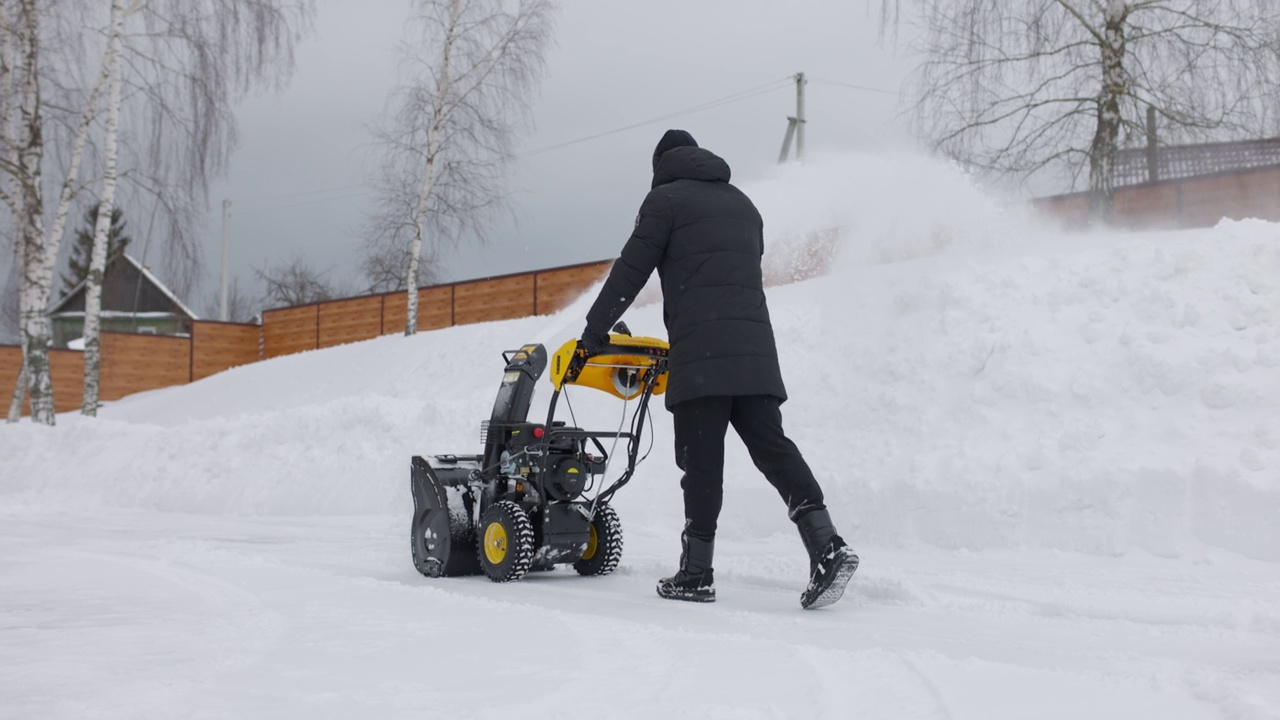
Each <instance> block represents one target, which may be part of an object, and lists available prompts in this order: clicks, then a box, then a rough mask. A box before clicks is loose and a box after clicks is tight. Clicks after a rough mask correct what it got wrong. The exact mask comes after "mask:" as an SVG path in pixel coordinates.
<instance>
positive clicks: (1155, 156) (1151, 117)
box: [1147, 105, 1160, 183]
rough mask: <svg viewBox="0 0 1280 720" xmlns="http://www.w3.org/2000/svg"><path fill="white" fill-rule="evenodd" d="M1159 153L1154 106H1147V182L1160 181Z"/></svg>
mask: <svg viewBox="0 0 1280 720" xmlns="http://www.w3.org/2000/svg"><path fill="white" fill-rule="evenodd" d="M1159 161H1160V157H1159V153H1158V152H1157V151H1156V106H1155V105H1148V106H1147V182H1149V183H1154V182H1159V181H1160V168H1159V167H1158V163H1159Z"/></svg>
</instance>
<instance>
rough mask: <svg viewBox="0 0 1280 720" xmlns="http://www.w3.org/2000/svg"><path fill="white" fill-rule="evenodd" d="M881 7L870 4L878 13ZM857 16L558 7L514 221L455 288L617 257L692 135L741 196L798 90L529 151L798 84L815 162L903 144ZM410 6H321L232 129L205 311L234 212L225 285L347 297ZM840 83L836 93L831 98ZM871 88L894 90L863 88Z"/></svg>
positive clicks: (838, 8)
mask: <svg viewBox="0 0 1280 720" xmlns="http://www.w3.org/2000/svg"><path fill="white" fill-rule="evenodd" d="M875 4H877V5H878V3H875ZM869 5H870V3H868V2H866V1H865V0H807V1H806V2H800V3H782V2H778V1H777V0H643V2H613V1H611V0H562V1H561V2H560V10H559V13H558V15H557V22H556V31H555V45H554V47H553V49H552V50H551V53H550V56H549V58H548V63H547V74H546V77H545V79H544V81H543V83H542V85H541V89H540V92H539V93H538V96H537V99H536V101H535V105H534V117H535V121H536V128H534V129H533V130H532V131H531V132H530V133H528V134H527V135H526V136H525V137H524V138H523V139H522V140H521V142H520V147H521V148H523V154H522V157H521V159H520V160H519V161H518V163H517V165H516V167H515V168H514V169H513V173H512V176H511V179H510V180H511V184H510V189H511V190H512V192H513V193H514V195H515V207H514V218H513V219H512V220H511V221H509V222H504V223H501V224H499V225H498V226H495V227H494V228H493V232H492V238H491V242H490V244H489V245H488V246H487V247H484V248H473V247H468V248H463V249H461V250H460V251H458V252H457V253H454V254H452V255H450V256H447V257H445V258H444V267H443V268H442V269H441V271H442V277H443V279H446V280H456V279H467V278H473V277H481V276H485V275H492V274H501V273H508V272H516V271H521V270H529V269H536V268H542V267H553V266H558V265H566V264H572V263H579V262H586V261H592V260H601V259H607V258H611V257H613V256H615V255H616V254H617V252H618V250H619V249H620V248H621V245H622V243H623V242H624V241H625V240H626V237H627V234H628V231H629V230H630V229H631V225H632V219H633V218H634V216H635V211H636V208H637V207H638V206H639V204H640V201H641V200H642V199H643V197H644V194H645V193H646V192H647V190H648V188H649V181H650V155H651V153H652V150H653V146H654V144H655V143H656V142H657V140H658V138H659V137H660V136H661V134H662V132H663V131H664V130H665V129H666V128H668V127H683V128H685V129H687V130H689V131H690V132H692V133H693V135H694V137H696V138H697V139H698V141H699V143H700V144H701V145H703V146H704V147H707V148H709V149H711V150H712V151H714V152H716V153H718V154H720V155H722V156H723V157H725V159H726V160H728V162H729V164H730V166H731V167H732V168H733V175H734V182H735V183H737V184H743V183H749V182H750V181H751V180H752V179H753V178H762V177H764V176H766V175H767V174H768V173H769V172H770V171H771V169H772V168H773V167H774V166H775V164H776V162H777V156H778V151H779V149H780V147H781V142H782V137H783V134H784V132H785V129H786V123H787V120H786V118H787V116H788V115H789V114H793V113H794V111H795V89H794V84H790V85H786V84H782V83H779V85H778V87H777V89H775V90H772V91H770V92H765V93H763V94H760V95H756V96H753V97H748V98H747V99H745V100H743V101H741V102H735V103H731V104H726V105H723V106H720V107H717V108H713V109H710V110H706V111H702V112H697V113H692V114H688V115H685V116H682V117H679V118H675V119H670V120H663V121H661V122H655V123H653V124H649V125H645V126H644V127H641V128H638V129H634V130H628V131H626V132H620V133H616V134H611V135H608V136H607V137H602V138H599V139H595V140H590V141H587V142H582V143H578V144H575V145H571V146H568V147H564V148H561V149H558V150H554V151H550V152H536V151H537V150H538V149H541V148H545V147H548V146H552V145H557V144H560V143H565V142H569V141H573V140H577V139H581V138H584V137H588V136H592V135H596V134H599V133H603V132H607V131H610V130H614V129H616V128H620V127H624V126H627V125H632V124H635V123H638V122H641V121H644V120H648V119H651V118H656V117H660V116H664V115H669V114H672V113H675V112H677V111H680V110H684V109H687V108H692V107H695V106H697V105H700V104H703V103H707V102H709V101H713V100H717V99H720V98H724V97H727V96H730V95H734V94H736V93H739V92H741V91H745V90H748V89H752V88H758V87H761V86H764V85H766V84H768V83H770V82H773V81H781V80H784V79H785V78H786V77H788V76H790V75H794V74H795V73H796V72H798V71H804V72H805V73H806V74H807V76H808V77H809V78H810V79H811V82H810V83H809V85H808V86H807V87H806V114H807V116H808V119H809V122H808V129H807V143H808V148H807V152H808V153H809V155H810V156H814V155H816V154H820V153H831V152H837V151H839V150H842V149H866V148H869V147H879V146H883V145H885V144H886V143H901V142H905V138H904V136H903V135H902V132H901V129H900V127H901V125H902V121H901V119H900V103H899V98H898V97H897V95H896V94H895V93H896V91H898V90H899V89H900V87H901V83H902V80H903V78H904V76H905V74H906V72H907V70H908V65H909V63H908V61H907V60H906V59H905V52H904V51H901V50H895V49H894V48H893V47H892V46H884V45H882V44H880V43H878V42H877V35H878V33H877V20H876V18H875V16H874V14H873V13H872V12H871V11H870V10H869ZM407 6H408V3H407V2H406V0H361V1H359V2H356V1H354V0H319V3H318V16H317V22H316V27H315V32H314V34H313V35H312V36H310V37H309V38H308V39H307V40H306V41H305V42H304V43H303V45H302V47H301V48H300V51H299V53H298V57H297V72H296V75H295V76H294V78H293V82H292V83H291V84H290V86H289V88H288V89H287V90H286V91H285V92H284V93H282V94H280V95H278V96H270V97H255V98H252V99H251V100H249V101H248V102H246V103H245V104H244V105H243V106H242V107H241V109H240V111H239V112H238V114H237V118H238V122H239V126H240V145H239V149H238V150H237V152H236V153H235V155H234V157H233V159H232V163H231V171H230V174H229V177H228V178H227V180H226V181H225V182H223V183H219V184H217V185H216V186H215V188H214V194H213V196H212V197H211V198H210V201H211V212H210V214H209V222H208V227H207V232H206V236H207V238H208V246H207V247H208V253H207V264H206V268H207V272H206V278H207V280H206V282H205V285H204V287H205V291H204V293H203V295H204V296H203V297H202V298H199V299H196V304H197V305H198V306H200V305H203V304H204V300H205V298H207V297H212V293H213V292H214V290H215V289H216V287H217V273H218V269H219V262H220V261H219V257H220V256H219V247H220V246H219V242H220V214H219V212H218V208H219V207H220V205H221V201H222V199H224V198H227V199H230V200H231V201H232V215H233V217H232V221H231V244H230V247H231V275H232V277H233V278H237V277H238V278H240V282H241V286H242V287H244V286H245V284H246V283H248V282H251V275H252V270H253V268H254V267H262V266H264V265H266V264H269V263H277V262H281V261H284V260H286V259H288V258H290V257H291V256H292V255H293V254H295V253H301V254H303V255H304V256H305V257H306V258H308V259H309V260H311V261H312V262H313V264H314V265H315V266H316V267H318V268H323V269H327V270H329V272H330V273H331V277H332V278H333V279H334V280H337V281H339V282H343V283H347V284H348V285H349V286H350V287H355V286H356V285H357V283H358V274H359V273H358V268H359V262H360V240H359V234H358V231H359V226H360V223H361V220H362V218H363V217H364V214H365V212H366V209H367V202H368V197H369V196H368V194H367V193H366V192H364V191H363V190H362V189H361V188H360V187H359V185H360V184H361V182H362V180H363V179H364V177H366V175H367V171H368V167H369V165H368V163H369V162H370V149H369V146H368V142H369V135H368V132H367V131H366V127H367V126H368V124H369V123H370V122H371V121H372V120H373V119H374V118H376V117H377V115H378V113H379V112H380V111H381V110H382V108H383V107H384V105H385V101H386V95H387V92H388V90H389V89H390V88H391V87H392V85H393V84H394V83H395V81H396V65H397V57H396V52H395V48H396V45H397V43H398V42H399V41H400V40H401V36H402V35H401V28H402V24H403V21H404V19H405V18H406V16H407V12H408V10H407ZM839 83H843V84H839ZM849 85H857V86H865V87H869V88H875V89H879V90H886V91H889V92H874V91H870V90H860V89H856V88H853V87H848V86H849Z"/></svg>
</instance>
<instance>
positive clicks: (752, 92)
mask: <svg viewBox="0 0 1280 720" xmlns="http://www.w3.org/2000/svg"><path fill="white" fill-rule="evenodd" d="M791 81H792V77H791V76H788V77H785V78H781V79H779V80H774V81H773V82H770V83H766V84H764V85H759V86H756V87H753V88H748V89H746V90H743V91H741V92H736V93H734V94H732V95H726V96H725V97H722V98H719V99H717V100H710V101H708V102H705V103H702V104H701V105H694V106H693V107H689V108H685V109H684V110H677V111H675V112H672V113H668V114H666V115H661V116H658V117H655V118H650V119H648V120H642V121H641V122H638V123H635V124H632V125H627V126H625V127H620V128H614V129H613V130H606V131H605V132H602V133H596V134H595V135H588V136H587V137H582V138H578V139H577V140H569V141H568V142H562V143H557V144H555V145H548V146H546V147H540V148H537V149H535V150H527V151H525V152H522V153H517V154H516V157H529V156H530V155H538V154H540V153H544V152H550V151H552V150H559V149H560V148H564V147H569V146H570V145H577V144H579V143H584V142H587V141H589V140H596V139H599V138H602V137H608V136H609V135H617V134H618V133H621V132H626V131H628V130H635V129H636V128H639V127H644V126H645V125H652V124H653V123H656V122H662V121H663V120H671V119H673V118H678V117H682V116H684V115H691V114H693V113H696V112H702V111H704V110H710V109H712V108H717V107H722V106H724V105H731V104H733V103H737V102H741V101H743V100H748V99H750V98H753V97H757V96H759V95H764V94H767V93H770V92H773V91H774V90H778V89H780V88H782V87H785V86H786V85H787V84H789V83H790V82H791Z"/></svg>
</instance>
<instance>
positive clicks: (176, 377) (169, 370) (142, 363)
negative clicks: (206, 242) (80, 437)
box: [0, 262, 610, 412]
mask: <svg viewBox="0 0 1280 720" xmlns="http://www.w3.org/2000/svg"><path fill="white" fill-rule="evenodd" d="M609 265H610V263H608V262H595V263H586V264H583V265H574V266H571V267H565V268H556V269H553V270H542V271H538V272H533V273H519V274H514V275H505V276H502V277H494V278H484V279H481V280H471V281H468V282H461V283H455V284H452V285H437V286H433V287H426V288H422V289H421V290H419V291H418V329H419V330H432V329H436V328H442V327H449V326H450V325H464V324H467V323H476V322H486V321H490V320H504V319H510V318H517V317H525V316H528V315H545V314H547V313H552V312H555V311H556V310H559V309H561V308H562V307H564V306H565V305H567V304H568V303H569V302H571V301H572V300H573V299H574V298H575V297H577V296H578V294H580V293H581V292H582V291H583V290H585V289H587V288H588V287H590V286H591V285H592V284H593V283H595V282H596V281H597V280H599V279H600V278H601V277H603V276H604V274H605V272H607V271H608V269H609ZM407 307H408V299H407V297H406V293H404V292H395V293H385V294H382V295H368V296H364V297H355V298H347V299H345V300H333V301H329V302H322V303H315V304H312V305H302V306H299V307H291V308H280V309H277V310H268V311H266V312H264V313H263V323H262V325H261V326H258V325H241V324H236V323H221V322H213V321H206V320H199V321H196V322H194V323H193V324H192V329H191V335H190V336H189V337H172V336H162V335H135V334H131V333H112V332H107V333H103V334H102V374H101V385H100V386H99V398H100V399H101V400H103V401H104V402H105V401H111V400H119V399H120V398H122V397H124V396H126V395H131V394H133V393H136V392H142V391H144V390H155V389H157V388H163V387H169V386H171V385H183V384H186V383H190V382H195V381H196V380H200V379H203V378H206V377H209V376H210V375H213V374H215V373H219V372H222V371H223V370H227V369H229V368H232V367H235V366H237V365H246V364H248V363H253V362H257V361H259V360H262V359H265V358H272V357H279V356H281V355H289V354H291V353H296V352H302V351H304V350H315V349H317V348H322V347H330V346H333V345H341V344H343V343H349V342H356V341H358V340H367V339H370V338H375V337H378V336H380V335H386V334H391V333H400V332H404V326H405V319H406V317H407V314H408V312H407ZM50 364H51V372H52V376H53V378H52V379H53V393H54V408H55V409H56V410H57V411H58V412H68V411H71V410H75V409H77V408H79V407H80V401H81V395H82V392H83V386H84V354H83V353H82V352H79V351H76V350H52V351H50ZM21 367H22V350H21V348H19V347H17V346H15V345H0V398H3V399H4V401H3V403H0V404H2V405H3V407H5V408H7V407H8V398H9V397H11V395H10V394H11V393H12V390H13V387H14V385H15V384H16V383H17V380H18V372H19V370H20V369H21ZM24 411H29V408H24ZM0 412H3V410H0Z"/></svg>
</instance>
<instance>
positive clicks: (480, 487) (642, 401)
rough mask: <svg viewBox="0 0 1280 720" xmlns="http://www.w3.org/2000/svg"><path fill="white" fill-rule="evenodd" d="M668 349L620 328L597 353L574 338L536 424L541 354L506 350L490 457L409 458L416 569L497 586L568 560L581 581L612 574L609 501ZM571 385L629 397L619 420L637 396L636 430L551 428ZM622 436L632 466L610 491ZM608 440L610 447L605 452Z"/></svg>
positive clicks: (632, 453)
mask: <svg viewBox="0 0 1280 720" xmlns="http://www.w3.org/2000/svg"><path fill="white" fill-rule="evenodd" d="M667 351H668V345H667V343H666V341H664V340H659V339H656V338H648V337H632V336H631V334H630V332H629V331H628V330H627V328H626V326H625V325H624V324H622V323H619V324H618V326H617V327H615V328H614V333H613V334H611V335H610V336H609V344H608V345H607V346H606V347H605V349H604V350H603V351H601V352H599V353H596V354H595V355H588V354H587V352H586V351H585V350H584V349H582V348H581V347H580V346H579V342H578V341H577V340H570V341H569V342H567V343H565V344H564V345H563V346H561V348H560V349H559V350H558V351H557V352H556V353H555V355H553V356H552V357H551V384H552V386H553V388H554V391H553V394H552V396H551V402H550V408H549V409H548V411H547V420H546V422H545V423H536V422H530V421H529V419H528V414H529V405H530V401H531V399H532V397H533V392H534V389H535V386H536V384H537V382H538V380H539V379H540V378H541V377H542V374H543V372H544V371H545V370H546V367H547V351H546V349H545V348H544V347H543V346H542V345H538V344H532V345H525V346H524V347H522V348H520V349H519V350H509V351H506V352H504V353H503V354H502V357H503V360H504V361H505V362H506V370H505V372H504V373H503V376H502V384H501V386H499V388H498V397H497V399H496V400H495V401H494V404H493V413H492V414H491V416H490V417H489V420H488V421H487V422H484V423H482V424H481V437H482V442H483V453H482V454H480V455H435V456H432V457H430V458H423V457H419V456H414V458H413V461H412V464H411V471H410V489H411V491H412V493H413V523H412V528H411V533H412V536H411V542H410V548H411V551H412V553H413V564H414V566H415V567H417V569H418V572H420V573H422V574H423V575H426V576H428V577H441V576H455V575H475V574H479V573H481V572H483V573H484V574H485V575H488V576H489V578H490V579H491V580H493V581H494V582H508V581H511V580H517V579H519V578H520V577H522V576H524V574H525V573H526V572H528V571H529V570H550V569H552V567H553V566H555V565H557V564H566V563H572V564H573V567H574V569H575V570H577V571H578V573H579V574H582V575H605V574H607V573H610V572H612V571H613V570H614V568H616V567H617V566H618V561H619V560H620V559H621V558H622V525H621V523H620V522H619V520H618V513H617V512H616V511H615V510H614V509H613V507H612V505H610V500H611V499H612V498H613V496H614V494H615V493H617V492H618V490H620V489H621V488H622V487H623V486H624V485H626V484H627V482H629V481H630V480H631V477H632V475H633V474H634V473H635V469H636V465H637V464H638V462H639V458H638V456H639V453H640V438H641V435H642V432H643V429H644V422H645V419H646V416H647V415H648V411H649V401H650V399H651V398H652V397H653V396H654V395H661V394H662V393H663V392H664V391H665V390H666V384H667ZM570 385H577V386H584V387H588V388H594V389H596V390H601V391H603V392H606V393H609V394H610V395H613V396H614V397H616V398H618V399H620V400H622V401H623V403H624V404H623V410H622V416H623V421H624V422H625V420H626V417H627V405H628V404H630V401H632V400H638V402H637V403H636V405H635V410H634V412H633V413H632V415H631V422H630V425H629V429H627V430H625V431H624V430H623V428H622V425H621V424H620V425H619V427H618V429H617V430H616V431H588V430H583V429H581V428H577V427H571V426H569V425H568V424H567V423H566V422H564V421H561V420H556V419H555V414H556V405H557V403H558V401H559V400H560V398H561V396H562V395H565V396H566V398H567V394H566V391H567V389H568V386H570ZM566 404H568V403H567V402H566ZM569 409H570V411H571V417H572V406H571V405H570V407H569ZM621 440H625V441H626V467H625V469H623V470H622V472H621V474H620V475H619V476H618V477H617V479H616V480H614V481H613V482H612V483H611V484H609V485H608V486H605V475H606V471H607V470H608V468H609V466H610V460H611V455H612V454H613V453H615V452H616V451H617V450H618V448H617V445H618V442H619V441H621ZM602 441H606V442H607V441H612V442H611V443H610V444H611V448H610V449H609V450H608V451H606V450H605V444H606V442H602Z"/></svg>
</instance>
